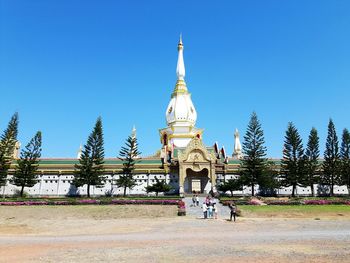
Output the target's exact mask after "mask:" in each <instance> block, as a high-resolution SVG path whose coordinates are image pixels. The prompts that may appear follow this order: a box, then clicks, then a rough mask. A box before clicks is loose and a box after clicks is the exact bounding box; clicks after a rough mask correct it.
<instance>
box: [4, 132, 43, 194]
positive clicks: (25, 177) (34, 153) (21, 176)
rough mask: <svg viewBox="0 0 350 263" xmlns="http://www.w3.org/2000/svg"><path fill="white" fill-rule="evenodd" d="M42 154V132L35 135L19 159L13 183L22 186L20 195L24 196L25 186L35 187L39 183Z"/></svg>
mask: <svg viewBox="0 0 350 263" xmlns="http://www.w3.org/2000/svg"><path fill="white" fill-rule="evenodd" d="M40 156H41V132H40V131H38V132H37V133H36V134H35V136H34V137H33V138H32V139H31V140H30V142H29V143H28V144H27V145H26V147H25V149H23V150H22V151H21V157H20V158H19V159H18V160H17V167H16V170H15V173H14V175H13V178H12V180H11V182H12V184H14V185H16V186H19V187H21V192H20V195H21V196H23V191H24V187H33V186H34V185H35V184H36V183H37V174H36V171H37V170H38V163H39V158H40Z"/></svg>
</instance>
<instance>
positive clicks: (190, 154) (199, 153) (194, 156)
mask: <svg viewBox="0 0 350 263" xmlns="http://www.w3.org/2000/svg"><path fill="white" fill-rule="evenodd" d="M213 157H214V159H215V156H212V155H211V154H210V153H209V152H208V150H207V149H206V147H205V145H204V144H203V142H202V140H201V139H199V138H197V137H194V138H193V139H192V140H191V141H190V142H189V144H188V145H187V147H186V148H185V149H184V150H181V151H179V153H178V158H179V161H180V162H190V163H196V162H197V163H203V162H210V161H212V160H214V159H213Z"/></svg>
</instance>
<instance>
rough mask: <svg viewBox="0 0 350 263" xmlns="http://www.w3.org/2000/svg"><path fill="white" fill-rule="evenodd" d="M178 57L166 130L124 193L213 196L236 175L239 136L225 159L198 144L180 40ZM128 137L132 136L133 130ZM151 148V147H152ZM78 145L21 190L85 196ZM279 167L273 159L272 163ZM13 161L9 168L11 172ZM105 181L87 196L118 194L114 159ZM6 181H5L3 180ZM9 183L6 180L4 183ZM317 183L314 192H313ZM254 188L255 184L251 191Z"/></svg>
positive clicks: (9, 190) (7, 190)
mask: <svg viewBox="0 0 350 263" xmlns="http://www.w3.org/2000/svg"><path fill="white" fill-rule="evenodd" d="M177 50H178V59H177V67H176V76H177V80H176V84H175V88H174V89H173V91H172V93H171V96H170V102H169V104H168V106H167V108H166V111H165V120H166V127H165V128H163V129H160V130H159V136H160V142H161V144H160V145H159V147H158V148H159V149H160V150H159V151H158V152H159V154H157V155H155V156H152V157H146V158H143V157H142V156H141V157H140V161H139V162H138V163H137V165H136V169H135V175H134V177H135V179H136V182H137V186H135V187H134V188H133V189H128V194H134V195H142V194H145V193H146V192H145V187H146V186H148V185H151V184H153V183H154V182H155V181H156V178H157V179H160V180H165V181H166V183H168V184H170V185H171V186H172V190H171V192H169V193H168V194H180V195H185V194H190V193H193V192H196V193H205V194H207V193H209V192H213V193H215V192H216V191H217V188H216V186H217V185H218V184H220V183H222V182H224V181H226V180H229V179H233V178H237V177H238V176H239V175H238V174H239V166H240V159H241V158H242V156H243V153H242V147H241V142H240V137H239V132H238V130H237V129H236V131H235V132H234V147H233V148H234V151H233V154H232V157H230V156H228V155H227V154H226V151H225V147H221V148H219V146H218V143H214V144H213V146H206V145H204V143H203V141H202V136H203V129H200V128H197V127H196V121H197V111H196V109H195V106H194V104H193V102H192V98H191V93H190V92H189V89H188V88H187V85H186V82H185V63H184V45H183V42H182V39H181V37H180V40H179V43H178V45H177ZM132 136H135V137H136V136H137V134H136V128H135V127H133V130H132ZM19 147H20V144H19V143H17V144H16V150H15V153H14V156H15V157H16V158H18V151H19ZM155 148H156V147H155ZM81 152H82V147H81V146H80V149H79V152H78V155H77V159H68V158H65V159H58V158H56V159H55V158H54V159H45V158H43V159H41V160H40V162H39V169H38V172H39V176H38V183H37V184H36V185H35V186H34V187H31V188H26V189H25V191H26V192H27V193H28V194H29V195H32V196H64V195H68V196H74V195H85V194H86V193H87V188H86V186H83V187H78V188H77V187H75V186H74V185H73V184H72V181H73V178H74V166H75V164H77V163H78V159H79V158H80V156H81ZM276 164H277V165H279V160H276ZM14 165H15V162H14V164H13V166H12V169H11V170H10V175H9V177H11V173H13V171H14V169H13V167H14ZM104 169H105V175H106V178H107V180H106V183H105V185H104V186H103V187H94V186H91V187H92V189H90V193H92V195H119V194H122V193H123V189H121V188H118V186H116V185H115V184H114V182H115V180H116V179H118V178H119V176H120V174H121V171H122V161H121V160H119V159H117V158H107V159H105V164H104ZM9 179H10V178H9ZM9 182H10V180H9ZM316 188H317V185H315V190H316V191H317V189H316ZM17 190H18V188H17V187H16V186H14V185H12V184H10V183H7V185H6V186H5V187H2V194H3V195H13V194H15V192H16V191H17ZM258 190H259V186H258V185H257V186H256V189H255V192H256V191H258ZM234 193H235V194H237V195H246V194H247V195H250V194H251V188H250V187H245V188H243V190H242V191H236V192H234ZM290 193H291V187H285V188H281V189H277V193H276V194H278V195H289V194H290ZM310 193H311V189H310V187H305V188H302V187H298V188H297V194H299V195H303V194H304V195H308V194H310ZM335 193H339V194H345V193H347V189H346V187H345V186H344V187H337V188H335Z"/></svg>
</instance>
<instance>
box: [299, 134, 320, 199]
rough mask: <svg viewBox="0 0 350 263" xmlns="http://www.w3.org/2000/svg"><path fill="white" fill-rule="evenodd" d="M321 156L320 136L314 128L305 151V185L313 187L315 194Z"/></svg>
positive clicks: (312, 191) (312, 190)
mask: <svg viewBox="0 0 350 263" xmlns="http://www.w3.org/2000/svg"><path fill="white" fill-rule="evenodd" d="M319 157H320V150H319V138H318V134H317V130H316V129H315V128H312V129H311V131H310V135H309V139H308V143H307V148H306V151H305V156H304V159H305V177H304V178H303V179H304V180H303V186H310V187H311V195H312V196H314V195H315V193H314V184H316V183H317V182H318V177H317V174H318V172H319V168H320V167H319V163H318V159H319Z"/></svg>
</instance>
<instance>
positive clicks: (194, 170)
mask: <svg viewBox="0 0 350 263" xmlns="http://www.w3.org/2000/svg"><path fill="white" fill-rule="evenodd" d="M178 160H179V179H180V180H179V188H180V189H179V190H180V195H183V194H185V193H192V191H199V192H201V193H209V192H210V191H213V192H216V188H215V182H216V175H215V161H216V157H215V155H214V154H213V153H212V152H209V151H208V150H207V149H206V147H205V146H204V144H203V142H202V140H201V139H200V138H197V137H194V138H193V139H192V140H191V141H190V143H189V144H188V145H187V147H186V148H185V149H179V152H178Z"/></svg>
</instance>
